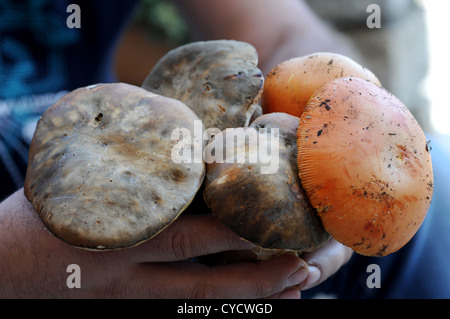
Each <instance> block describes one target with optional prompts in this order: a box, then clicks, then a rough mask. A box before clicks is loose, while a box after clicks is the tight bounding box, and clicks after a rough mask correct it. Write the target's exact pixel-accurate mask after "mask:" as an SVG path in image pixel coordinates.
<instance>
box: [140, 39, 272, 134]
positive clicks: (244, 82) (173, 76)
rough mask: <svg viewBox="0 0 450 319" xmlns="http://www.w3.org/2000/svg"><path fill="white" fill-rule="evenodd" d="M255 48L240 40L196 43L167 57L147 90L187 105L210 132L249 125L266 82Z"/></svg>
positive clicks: (147, 82) (148, 80) (152, 73)
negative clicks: (211, 130)
mask: <svg viewBox="0 0 450 319" xmlns="http://www.w3.org/2000/svg"><path fill="white" fill-rule="evenodd" d="M257 64H258V56H257V53H256V50H255V48H254V47H253V46H252V45H250V44H248V43H246V42H240V41H234V40H212V41H199V42H192V43H188V44H186V45H183V46H180V47H178V48H176V49H174V50H172V51H170V52H169V53H167V54H166V55H165V56H164V57H163V58H161V59H160V60H159V61H158V63H157V64H156V65H155V67H154V68H153V69H152V70H151V71H150V73H149V75H148V76H147V78H146V79H145V81H144V83H143V84H142V87H143V88H145V89H147V90H149V91H151V92H154V93H157V94H161V95H164V96H168V97H172V98H175V99H177V100H180V101H182V102H183V103H185V104H186V105H187V106H189V107H190V108H191V109H192V110H193V111H194V112H195V113H196V114H197V115H198V117H199V118H200V119H201V120H202V121H203V124H204V125H205V127H206V128H212V127H214V128H218V129H220V130H223V129H226V128H229V127H242V126H245V125H246V124H248V122H249V120H250V118H251V117H252V115H253V113H254V112H255V111H256V110H257V108H260V107H259V105H257V102H258V100H259V98H260V94H261V92H262V87H263V83H264V77H263V75H262V73H261V71H260V70H259V69H258V68H257Z"/></svg>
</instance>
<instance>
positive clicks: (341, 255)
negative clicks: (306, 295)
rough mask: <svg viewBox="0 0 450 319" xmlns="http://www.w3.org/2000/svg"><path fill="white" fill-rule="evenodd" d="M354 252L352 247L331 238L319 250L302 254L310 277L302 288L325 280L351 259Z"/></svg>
mask: <svg viewBox="0 0 450 319" xmlns="http://www.w3.org/2000/svg"><path fill="white" fill-rule="evenodd" d="M352 253H353V251H352V250H351V249H350V248H348V247H346V246H344V245H342V244H341V243H338V242H337V241H336V240H334V239H331V240H330V241H329V242H327V243H326V244H325V245H323V246H322V247H320V248H319V249H318V250H316V251H314V252H310V253H305V254H304V255H302V259H303V260H304V261H305V262H306V263H307V264H308V278H307V279H306V280H305V282H303V283H302V284H301V285H300V288H301V289H302V290H306V289H309V288H312V287H315V286H317V285H319V284H320V283H322V282H324V281H325V280H326V279H328V278H329V277H330V276H332V275H333V274H334V273H336V272H337V271H338V270H339V268H341V267H342V266H343V265H344V264H346V263H347V262H348V261H349V260H350V257H351V256H352Z"/></svg>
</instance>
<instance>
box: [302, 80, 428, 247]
mask: <svg viewBox="0 0 450 319" xmlns="http://www.w3.org/2000/svg"><path fill="white" fill-rule="evenodd" d="M297 137H298V139H297V144H298V165H299V174H300V179H301V181H302V184H303V187H304V189H305V191H306V192H307V194H308V197H309V200H310V202H311V204H312V206H313V207H315V208H316V209H317V211H318V214H319V216H320V218H321V220H322V223H323V225H324V228H325V229H326V230H327V231H328V232H329V233H330V234H331V235H332V236H333V237H334V238H335V239H336V240H337V241H339V242H341V243H342V244H344V245H346V246H349V247H351V248H352V249H353V250H355V251H356V252H358V253H360V254H363V255H369V256H384V255H387V254H389V253H392V252H394V251H396V250H398V249H400V248H401V247H402V246H404V245H405V244H406V243H407V242H408V241H409V240H410V239H411V238H412V237H413V236H414V234H415V233H416V232H417V230H418V229H419V227H420V225H421V224H422V222H423V220H424V218H425V215H426V213H427V211H428V207H429V205H430V202H431V197H432V192H433V172H432V164H431V156H430V153H429V151H428V148H427V140H426V137H425V135H424V133H423V131H422V129H421V127H420V126H419V124H418V123H417V121H416V120H415V118H414V117H413V115H412V114H411V113H410V112H409V110H408V109H407V108H406V107H405V106H404V105H403V104H402V103H401V102H400V101H399V100H398V99H397V98H396V97H395V96H393V95H392V94H391V93H389V92H388V91H386V90H385V89H383V88H381V87H378V86H376V85H374V84H372V83H370V82H368V81H365V80H362V79H358V78H351V77H350V78H340V79H336V80H334V81H332V82H329V83H327V84H325V85H323V86H322V87H321V88H320V89H319V90H317V91H316V92H315V93H314V95H313V96H312V97H311V99H310V100H309V102H308V106H307V107H306V109H305V111H304V113H303V114H302V116H301V120H300V124H299V129H298V131H297Z"/></svg>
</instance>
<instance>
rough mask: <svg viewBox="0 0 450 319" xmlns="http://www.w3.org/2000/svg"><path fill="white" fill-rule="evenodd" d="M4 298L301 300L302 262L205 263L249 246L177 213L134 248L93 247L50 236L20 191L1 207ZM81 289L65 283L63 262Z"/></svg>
mask: <svg viewBox="0 0 450 319" xmlns="http://www.w3.org/2000/svg"><path fill="white" fill-rule="evenodd" d="M0 227H1V229H0V240H1V243H2V244H1V245H0V297H1V298H72V297H73V298H299V297H300V291H299V286H298V285H299V284H300V283H301V282H303V281H304V280H305V279H306V278H307V274H308V269H307V268H308V267H307V265H306V263H305V262H304V261H303V260H302V259H300V258H298V257H296V256H294V255H291V254H285V255H282V256H279V257H277V258H274V259H272V260H268V261H261V262H257V263H252V262H242V263H236V264H231V265H222V266H212V267H209V266H206V265H203V264H200V263H197V262H192V261H189V260H188V259H189V258H191V257H195V256H199V255H205V254H210V253H215V252H220V251H224V250H232V249H249V248H252V247H253V246H252V244H250V243H249V242H246V241H244V240H242V239H241V238H239V237H238V236H236V235H234V234H233V233H232V232H231V231H230V230H228V229H227V228H226V227H224V226H223V225H222V224H220V223H219V222H218V221H217V220H216V219H215V218H214V217H212V216H181V217H179V219H177V220H176V221H175V222H174V223H173V224H172V225H170V226H169V227H168V228H166V229H165V230H164V231H163V232H161V233H160V234H158V235H157V236H155V237H153V238H152V239H150V240H148V241H146V242H144V243H142V244H140V245H137V246H135V247H132V248H125V249H121V250H114V251H104V252H96V251H89V250H84V249H79V248H75V247H73V246H71V245H68V244H66V243H64V242H63V241H61V240H59V239H57V238H56V237H54V236H53V235H51V234H50V233H49V232H48V231H47V230H46V229H45V227H44V225H43V224H42V222H41V220H40V219H39V217H38V215H37V213H36V211H35V210H34V209H33V207H32V206H31V203H30V202H29V201H28V200H27V199H26V198H25V196H24V194H23V189H20V190H18V191H17V192H16V193H14V194H13V195H11V196H10V197H9V198H7V199H6V200H5V201H3V202H2V203H1V204H0ZM71 264H77V265H78V266H79V267H80V278H81V288H68V287H67V283H66V280H67V278H68V277H69V275H70V274H71V273H70V272H68V271H67V266H69V265H71Z"/></svg>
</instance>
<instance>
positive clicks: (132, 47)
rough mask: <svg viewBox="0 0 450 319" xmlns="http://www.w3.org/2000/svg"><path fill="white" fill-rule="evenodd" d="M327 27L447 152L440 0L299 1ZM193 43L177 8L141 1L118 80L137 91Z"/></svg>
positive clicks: (449, 132) (448, 107) (445, 6)
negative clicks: (174, 52) (371, 20)
mask: <svg viewBox="0 0 450 319" xmlns="http://www.w3.org/2000/svg"><path fill="white" fill-rule="evenodd" d="M306 1H307V3H308V4H309V5H310V7H311V8H312V9H313V10H314V11H315V12H316V13H317V15H319V16H320V17H322V18H323V19H324V20H325V21H327V23H329V24H330V25H332V26H334V27H335V28H337V29H338V30H340V31H341V32H342V33H343V34H345V35H346V36H348V37H349V38H350V39H351V40H352V41H353V42H354V44H355V46H356V47H357V48H358V49H359V50H360V52H361V54H362V59H363V61H358V62H360V63H361V64H363V65H364V66H366V67H368V68H369V69H371V70H372V71H373V72H374V73H375V74H376V75H377V76H378V78H379V79H380V81H381V83H382V84H383V86H384V87H385V88H387V89H388V90H389V91H391V92H392V93H393V94H394V95H396V96H397V97H398V98H400V100H402V102H403V103H405V105H406V106H408V108H409V109H410V110H411V111H412V113H413V114H414V116H415V117H416V119H417V120H418V122H419V123H420V125H421V126H422V128H423V129H424V130H425V131H426V132H427V133H429V134H433V135H436V136H441V138H444V139H445V140H446V144H447V145H448V148H449V151H450V124H449V123H447V120H449V119H450V99H447V98H446V87H445V85H446V84H450V80H448V79H447V76H448V75H449V74H450V64H449V63H447V62H450V61H447V56H448V46H447V42H448V40H447V39H448V35H447V32H446V31H450V26H449V25H448V23H450V22H449V21H448V19H447V15H449V14H450V1H448V0H432V1H426V0H422V1H420V0H395V1H388V0H306ZM369 4H378V5H379V6H380V8H381V28H374V29H370V28H368V27H367V24H366V20H367V18H368V16H369V15H370V12H369V13H368V12H367V7H368V6H369ZM189 41H193V39H192V38H191V35H190V34H189V33H188V31H187V27H186V24H185V23H184V21H183V20H182V19H181V17H180V15H179V13H178V12H177V9H176V7H175V6H174V5H172V3H171V2H170V1H167V0H142V1H141V4H140V6H139V8H138V10H137V11H136V14H135V17H134V22H133V23H132V25H131V26H130V27H129V29H128V30H127V32H126V34H125V36H124V37H123V39H122V42H121V45H120V47H119V50H118V53H117V56H116V72H117V75H118V77H119V80H120V81H123V82H127V83H131V84H135V85H141V83H142V81H143V80H144V79H145V77H146V76H147V74H148V72H149V71H150V69H151V68H152V67H153V65H154V64H155V63H156V62H157V61H158V59H159V58H161V57H162V56H163V55H164V54H165V53H166V52H167V51H168V50H170V49H172V48H175V47H177V46H179V45H181V44H183V43H186V42H189Z"/></svg>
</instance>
